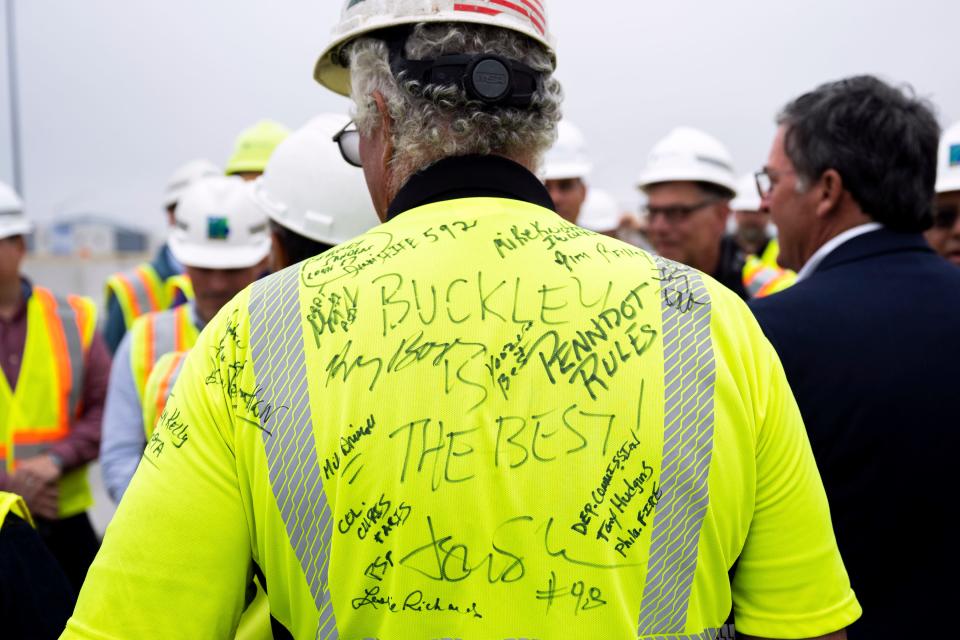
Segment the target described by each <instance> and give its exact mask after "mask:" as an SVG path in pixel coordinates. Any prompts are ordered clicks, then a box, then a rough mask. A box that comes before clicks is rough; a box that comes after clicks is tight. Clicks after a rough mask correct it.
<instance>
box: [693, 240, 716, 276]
mask: <svg viewBox="0 0 960 640" xmlns="http://www.w3.org/2000/svg"><path fill="white" fill-rule="evenodd" d="M721 242H722V240H721ZM690 266H691V267H693V268H694V269H697V270H699V271H702V272H704V273H705V274H707V275H709V276H714V275H716V274H717V273H718V272H719V271H720V243H719V242H718V243H717V244H716V245H713V246H712V247H711V248H710V249H709V250H708V251H704V252H703V253H701V254H699V255H698V256H697V259H696V260H692V261H691V264H690Z"/></svg>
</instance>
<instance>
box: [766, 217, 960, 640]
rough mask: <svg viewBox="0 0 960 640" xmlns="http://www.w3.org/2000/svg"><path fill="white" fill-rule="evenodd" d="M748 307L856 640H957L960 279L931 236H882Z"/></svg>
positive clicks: (845, 248)
mask: <svg viewBox="0 0 960 640" xmlns="http://www.w3.org/2000/svg"><path fill="white" fill-rule="evenodd" d="M751 308H752V309H753V311H754V313H755V314H756V316H757V320H758V321H759V322H760V326H761V327H762V328H763V331H764V333H765V334H766V335H767V337H768V338H769V339H770V342H772V343H773V346H774V347H775V348H776V350H777V352H778V353H779V354H780V359H781V360H782V362H783V366H784V369H785V370H786V373H787V378H788V379H789V381H790V385H791V387H792V388H793V391H794V394H795V395H796V397H797V403H798V404H799V405H800V411H801V413H802V414H803V418H804V422H805V424H806V425H807V431H808V433H809V434H810V443H811V445H812V446H813V452H814V455H815V457H816V459H817V463H818V465H819V467H820V473H821V475H822V477H823V482H824V486H825V488H826V491H827V496H828V498H829V499H830V510H831V513H832V516H833V524H834V529H835V531H836V534H837V541H838V543H839V546H840V551H841V553H842V555H843V558H844V563H845V564H846V567H847V570H848V572H849V573H850V579H851V582H852V585H853V589H854V591H855V592H856V593H857V596H858V598H859V600H860V603H861V605H862V606H863V610H864V614H863V618H862V619H861V621H860V622H858V623H856V624H855V625H854V626H853V627H852V628H851V630H850V638H851V640H853V639H864V638H866V639H869V640H882V639H884V638H906V637H911V638H912V637H946V636H944V635H939V634H948V635H951V636H952V635H953V634H954V632H953V631H950V632H947V629H948V628H952V627H953V626H954V624H953V620H955V618H956V615H957V611H958V610H960V603H958V602H957V601H956V596H957V595H958V594H960V587H958V585H960V571H958V569H960V567H958V561H957V558H958V556H960V551H958V544H960V536H958V535H957V533H956V532H955V530H954V529H953V525H948V519H949V520H951V521H952V520H953V519H954V518H956V517H957V516H958V515H960V509H958V507H957V504H958V501H957V496H956V490H957V488H958V482H957V480H956V478H957V477H958V474H960V269H957V268H956V267H954V266H953V265H951V264H949V263H948V262H946V261H945V260H943V259H941V258H939V257H938V256H937V255H936V254H934V253H933V252H932V251H931V250H930V248H929V247H928V246H927V244H926V242H925V241H924V239H923V237H922V236H921V235H919V234H899V233H894V232H892V231H889V230H886V229H881V230H879V231H874V232H870V233H867V234H864V235H862V236H859V237H857V238H854V239H853V240H850V241H848V242H847V243H845V244H843V245H841V246H840V247H838V248H837V249H836V250H835V251H834V252H833V253H831V254H829V255H828V256H827V257H826V258H825V259H824V261H823V262H822V263H821V264H820V266H819V267H818V268H817V269H816V271H815V272H814V273H813V274H812V275H811V276H810V277H809V279H806V280H804V281H802V282H799V283H797V284H796V285H795V286H794V287H792V288H790V289H788V290H786V291H784V292H782V293H779V294H776V295H773V296H770V297H769V298H765V299H761V300H757V301H755V302H753V303H751ZM921 631H930V632H932V633H933V635H930V636H926V635H922V634H921V633H919V632H921Z"/></svg>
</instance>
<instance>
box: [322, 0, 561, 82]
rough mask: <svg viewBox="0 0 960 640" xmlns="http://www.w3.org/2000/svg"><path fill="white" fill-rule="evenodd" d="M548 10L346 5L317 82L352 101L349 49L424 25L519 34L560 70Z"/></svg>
mask: <svg viewBox="0 0 960 640" xmlns="http://www.w3.org/2000/svg"><path fill="white" fill-rule="evenodd" d="M546 4H547V2H546V0H517V2H500V1H494V0H472V1H471V2H463V1H462V0H346V2H345V3H344V8H343V11H342V12H341V13H340V22H338V23H337V24H336V26H334V28H333V34H332V36H333V37H332V40H331V41H330V44H328V45H327V47H326V49H324V50H323V53H321V54H320V58H319V59H318V60H317V64H316V67H315V68H314V72H313V77H314V78H315V79H316V81H317V82H319V83H320V84H322V85H323V86H325V87H327V88H328V89H330V90H331V91H334V92H336V93H339V94H341V95H344V96H348V95H350V72H349V70H348V68H347V61H346V60H345V59H344V57H343V56H342V55H341V50H342V48H343V45H345V44H348V43H350V42H352V41H353V40H355V39H356V38H358V37H360V36H363V35H365V34H369V33H373V32H375V31H380V30H382V29H388V28H390V27H397V26H402V25H414V24H417V23H420V22H465V23H470V24H480V25H490V26H494V27H500V28H503V29H508V30H510V31H516V32H517V33H522V34H523V35H525V36H528V37H530V38H532V39H533V40H535V41H537V42H539V43H540V44H542V45H543V46H544V47H545V48H546V49H547V51H548V52H549V53H550V56H551V57H552V58H553V59H554V64H556V53H555V52H554V48H553V44H552V42H553V38H552V36H551V35H550V30H549V25H548V21H547V7H546Z"/></svg>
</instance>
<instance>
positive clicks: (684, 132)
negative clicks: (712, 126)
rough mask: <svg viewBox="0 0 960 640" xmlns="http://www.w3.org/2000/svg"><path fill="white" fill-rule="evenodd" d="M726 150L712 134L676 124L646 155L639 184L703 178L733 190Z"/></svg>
mask: <svg viewBox="0 0 960 640" xmlns="http://www.w3.org/2000/svg"><path fill="white" fill-rule="evenodd" d="M736 181H737V179H736V177H735V174H734V170H733V159H732V158H731V156H730V152H729V151H727V148H726V147H725V146H723V144H722V143H721V142H720V141H719V140H717V139H716V138H714V137H713V136H711V135H709V134H707V133H704V132H703V131H700V130H699V129H694V128H692V127H677V128H676V129H674V130H673V131H671V132H670V133H669V135H667V137H666V138H664V139H663V140H661V141H660V142H658V143H657V145H656V146H655V147H654V148H653V151H651V152H650V155H649V156H648V157H647V166H646V167H645V168H644V170H643V172H642V173H641V174H640V180H639V186H640V188H641V189H646V188H647V187H649V186H650V185H653V184H657V183H659V182H707V183H710V184H713V185H716V186H718V187H722V188H723V189H726V190H728V191H729V192H730V193H731V196H733V195H736V193H737V183H736Z"/></svg>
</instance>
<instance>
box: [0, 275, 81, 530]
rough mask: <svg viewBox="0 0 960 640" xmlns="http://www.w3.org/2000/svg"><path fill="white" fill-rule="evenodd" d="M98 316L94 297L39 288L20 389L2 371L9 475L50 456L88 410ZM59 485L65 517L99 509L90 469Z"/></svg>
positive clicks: (2, 448) (0, 401)
mask: <svg viewBox="0 0 960 640" xmlns="http://www.w3.org/2000/svg"><path fill="white" fill-rule="evenodd" d="M96 315H97V312H96V307H95V306H94V303H93V301H92V300H90V299H89V298H82V297H80V296H67V297H66V298H61V297H59V296H55V295H54V294H53V293H52V292H51V291H50V290H49V289H45V288H43V287H34V288H33V294H32V295H31V296H30V299H29V300H28V301H27V339H26V343H25V345H24V349H23V361H22V365H21V367H20V375H19V377H18V378H17V383H16V388H12V387H11V385H10V383H9V381H8V380H7V379H6V376H4V375H3V372H2V371H0V464H3V465H4V467H5V469H6V470H7V472H8V473H9V472H12V471H13V470H14V469H15V468H16V465H17V460H18V459H24V458H29V457H33V456H36V455H39V454H41V453H44V452H46V451H47V450H48V449H49V448H50V446H51V445H53V444H55V443H57V442H60V441H62V440H64V439H66V438H67V437H68V436H69V435H70V428H71V425H72V423H73V421H74V420H75V419H76V418H77V416H79V414H80V411H81V409H82V407H81V406H80V405H81V403H80V396H81V391H82V388H83V376H84V370H85V365H86V357H87V354H88V352H89V349H90V344H91V342H92V341H93V333H94V329H95V327H96ZM59 484H60V516H61V517H67V516H71V515H76V514H78V513H81V512H83V511H86V509H87V508H88V507H89V506H90V505H91V504H93V495H92V494H91V493H90V487H89V485H88V483H87V471H86V465H84V466H81V467H79V468H77V469H73V470H71V471H69V472H67V473H65V474H64V475H63V476H62V477H61V478H60V481H59Z"/></svg>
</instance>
